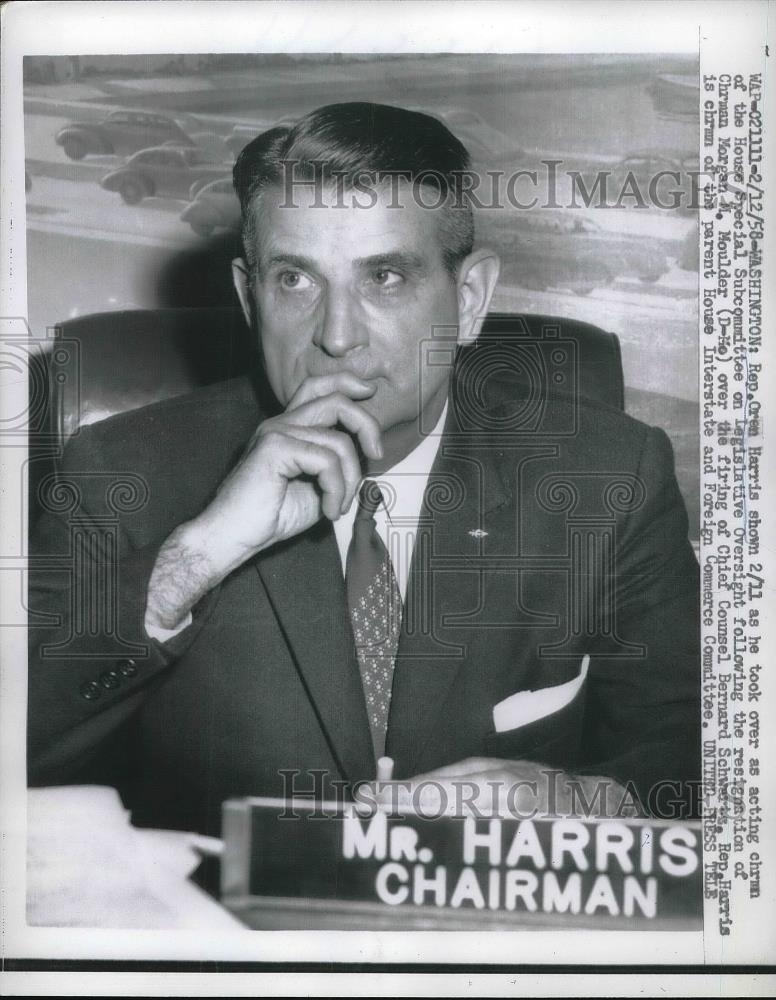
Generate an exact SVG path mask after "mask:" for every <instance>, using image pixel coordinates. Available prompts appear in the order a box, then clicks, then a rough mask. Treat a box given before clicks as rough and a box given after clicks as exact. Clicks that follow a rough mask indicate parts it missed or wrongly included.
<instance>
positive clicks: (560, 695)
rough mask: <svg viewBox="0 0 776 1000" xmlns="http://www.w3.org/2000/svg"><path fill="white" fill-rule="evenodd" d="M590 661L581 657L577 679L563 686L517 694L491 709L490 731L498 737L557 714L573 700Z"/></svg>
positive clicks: (557, 685) (583, 681) (585, 675)
mask: <svg viewBox="0 0 776 1000" xmlns="http://www.w3.org/2000/svg"><path fill="white" fill-rule="evenodd" d="M589 665H590V657H589V656H587V655H586V656H584V657H583V659H582V665H581V667H580V668H579V676H578V677H575V678H574V679H573V680H570V681H567V682H566V683H565V684H556V685H555V686H554V687H549V688H541V689H540V690H539V691H518V692H517V694H513V695H510V696H509V698H505V699H504V700H503V701H500V702H499V703H498V705H496V706H494V708H493V727H494V728H495V730H496V732H497V733H505V732H507V731H508V730H510V729H517V728H519V727H520V726H527V725H529V723H531V722H536V721H537V720H538V719H543V718H544V717H545V716H546V715H552V714H553V712H559V711H560V710H561V709H562V708H564V707H565V706H566V705H568V704H569V702H571V701H573V700H574V698H576V696H577V694H578V693H579V692H580V690H581V689H582V685H583V684H584V683H585V678H586V677H587V668H588V667H589Z"/></svg>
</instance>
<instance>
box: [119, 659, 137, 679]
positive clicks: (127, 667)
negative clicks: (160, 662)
mask: <svg viewBox="0 0 776 1000" xmlns="http://www.w3.org/2000/svg"><path fill="white" fill-rule="evenodd" d="M117 666H118V668H119V673H120V674H121V675H122V676H123V677H134V676H135V674H136V673H137V664H136V663H135V661H134V660H119V662H118V664H117Z"/></svg>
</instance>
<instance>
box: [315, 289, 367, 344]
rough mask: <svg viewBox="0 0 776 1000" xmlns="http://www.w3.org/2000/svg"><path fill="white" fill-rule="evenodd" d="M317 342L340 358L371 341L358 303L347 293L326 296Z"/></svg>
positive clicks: (317, 332)
mask: <svg viewBox="0 0 776 1000" xmlns="http://www.w3.org/2000/svg"><path fill="white" fill-rule="evenodd" d="M315 343H316V345H317V346H318V347H320V349H321V350H322V351H325V352H326V353H327V354H330V355H331V356H332V357H335V358H340V357H343V356H344V355H346V354H348V353H349V352H350V351H352V350H353V349H354V348H356V347H363V346H364V345H366V344H368V343H369V334H368V332H367V329H366V326H365V324H364V322H363V317H360V316H359V309H358V307H357V304H356V303H354V302H353V300H352V298H351V296H350V295H348V294H346V293H334V294H331V293H330V294H329V295H327V296H326V302H325V305H324V309H323V315H322V317H321V320H320V323H319V326H318V329H317V331H316V337H315Z"/></svg>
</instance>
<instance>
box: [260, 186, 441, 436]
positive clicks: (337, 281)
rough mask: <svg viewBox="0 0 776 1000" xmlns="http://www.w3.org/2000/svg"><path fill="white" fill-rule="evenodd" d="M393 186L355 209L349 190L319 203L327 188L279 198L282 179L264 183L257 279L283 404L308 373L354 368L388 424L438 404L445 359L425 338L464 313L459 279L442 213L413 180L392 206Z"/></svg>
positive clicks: (272, 372)
mask: <svg viewBox="0 0 776 1000" xmlns="http://www.w3.org/2000/svg"><path fill="white" fill-rule="evenodd" d="M316 197H317V199H318V201H317V205H316V204H314V203H315V201H316ZM391 197H392V196H391V192H389V191H385V192H380V193H379V196H378V200H377V203H376V204H375V205H374V206H371V207H369V208H359V207H357V206H356V205H354V204H353V200H352V199H351V198H350V196H349V194H348V193H347V192H345V193H344V197H343V194H342V192H341V193H340V197H339V204H337V202H338V199H337V194H336V192H335V191H328V190H324V192H323V199H322V200H323V203H324V204H325V205H326V206H327V207H325V208H323V207H320V201H321V192H320V191H318V192H317V194H316V192H315V191H314V190H312V189H311V188H306V187H305V188H301V189H298V190H296V191H295V192H294V205H293V206H292V207H281V204H282V203H283V200H284V194H283V192H282V190H280V189H277V190H276V189H269V190H267V191H265V192H264V193H263V195H262V197H261V204H260V210H259V219H258V222H257V226H256V232H257V246H256V248H255V251H256V260H257V265H258V266H257V271H258V273H257V275H255V276H253V277H252V287H253V292H254V296H255V300H256V305H257V308H258V314H259V323H260V329H261V341H262V346H263V350H264V357H265V362H266V368H267V374H268V376H269V380H270V384H271V385H272V388H273V390H274V392H275V394H276V395H277V397H278V399H279V400H280V402H281V403H282V404H283V405H284V406H286V405H287V404H288V403H289V402H290V400H291V399H292V397H293V395H294V393H295V392H296V390H297V389H298V388H299V387H300V385H301V384H302V382H303V381H304V380H305V379H306V378H308V377H309V376H319V375H331V374H334V373H339V372H343V371H347V372H352V373H354V374H355V375H357V376H359V377H361V378H363V379H366V380H368V381H370V382H372V383H374V385H375V392H374V395H373V396H372V397H371V398H369V399H367V400H365V401H364V402H363V403H362V405H363V407H364V408H365V409H366V410H368V411H369V412H370V413H371V414H372V415H373V416H374V417H375V418H376V419H377V421H378V422H379V424H380V425H381V427H382V428H383V431H390V430H392V429H394V428H398V427H400V426H406V425H407V424H409V423H417V418H418V415H419V414H420V413H421V412H424V413H425V415H426V418H428V419H435V418H436V416H437V415H438V414H439V413H440V412H441V408H442V405H443V403H444V399H445V397H446V393H447V384H448V378H449V369H448V368H447V367H446V366H444V365H437V366H428V365H426V364H425V357H426V352H425V351H424V350H423V349H422V348H421V341H425V340H427V339H428V338H430V337H431V335H432V330H433V328H434V327H435V326H447V327H450V326H455V325H456V324H457V321H458V296H457V288H456V282H455V280H454V279H453V278H452V276H451V275H450V273H449V272H448V271H447V270H446V269H445V267H444V265H443V262H442V253H441V247H440V243H439V237H438V234H437V230H438V220H437V218H436V217H435V216H436V215H437V214H438V212H434V211H432V210H428V209H424V208H422V207H421V206H419V205H417V204H416V203H415V201H414V200H413V199H412V197H411V191H410V190H409V188H407V189H404V190H403V192H402V194H401V196H400V199H399V200H400V201H401V207H394V208H389V207H388V206H389V204H390V203H391ZM395 203H396V199H395V196H394V204H395ZM343 205H344V206H345V207H342V206H343ZM335 206H336V207H335ZM424 425H425V426H426V427H428V426H429V425H428V424H427V423H426V420H425V419H424Z"/></svg>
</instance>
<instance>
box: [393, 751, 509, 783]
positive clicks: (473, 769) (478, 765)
mask: <svg viewBox="0 0 776 1000" xmlns="http://www.w3.org/2000/svg"><path fill="white" fill-rule="evenodd" d="M509 763H510V764H512V763H519V761H510V762H509ZM503 764H504V761H503V760H501V759H500V758H498V757H466V758H465V759H464V760H457V761H456V762H455V763H454V764H446V765H445V766H444V767H437V768H435V769H434V770H433V771H426V773H425V774H416V775H414V776H413V777H412V778H410V779H409V780H410V781H411V782H412V784H417V783H418V782H421V781H439V780H442V779H443V778H457V777H464V776H466V775H469V774H475V773H477V772H480V771H482V772H485V771H490V770H493V769H495V768H500V767H501V766H502V765H503Z"/></svg>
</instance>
